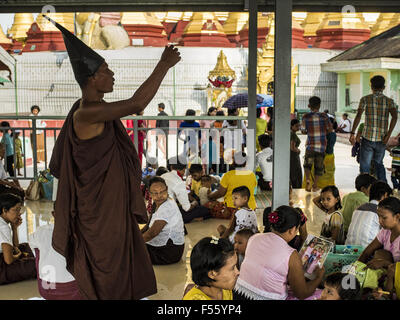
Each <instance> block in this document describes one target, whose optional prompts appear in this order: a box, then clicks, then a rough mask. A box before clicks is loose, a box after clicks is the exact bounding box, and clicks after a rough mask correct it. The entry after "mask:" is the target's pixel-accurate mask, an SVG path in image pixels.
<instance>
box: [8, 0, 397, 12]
mask: <svg viewBox="0 0 400 320" xmlns="http://www.w3.org/2000/svg"><path fill="white" fill-rule="evenodd" d="M247 1H248V0H222V1H221V0H219V1H216V0H150V1H146V0H117V1H113V2H110V1H100V0H86V1H85V3H84V4H82V1H81V0H70V1H66V0H52V1H48V0H27V1H22V0H0V13H17V12H32V13H36V12H41V11H42V8H43V7H44V6H46V5H48V4H51V5H53V6H54V7H55V8H56V11H58V12H85V11H87V12H90V11H96V12H108V11H116V12H123V11H141V12H145V11H243V10H244V6H245V2H247ZM281 1H285V0H281ZM346 5H352V6H353V7H354V9H355V10H356V11H357V12H400V5H399V1H398V0H380V1H377V0H362V1H360V0H351V1H349V0H293V11H308V12H341V11H342V9H343V7H344V6H346ZM257 7H258V11H260V12H272V11H274V1H273V0H257Z"/></svg>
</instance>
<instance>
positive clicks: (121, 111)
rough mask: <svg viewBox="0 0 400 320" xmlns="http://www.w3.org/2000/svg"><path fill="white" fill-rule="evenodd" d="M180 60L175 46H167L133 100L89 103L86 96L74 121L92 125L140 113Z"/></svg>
mask: <svg viewBox="0 0 400 320" xmlns="http://www.w3.org/2000/svg"><path fill="white" fill-rule="evenodd" d="M180 60H181V57H180V53H179V52H178V49H177V48H174V47H173V46H166V47H165V50H164V52H163V54H162V56H161V59H160V61H159V62H158V64H157V66H156V67H155V69H154V70H153V72H152V74H151V75H150V76H149V77H148V78H147V80H146V81H145V82H143V84H142V85H141V86H140V87H139V88H138V89H137V90H136V92H135V93H134V95H133V96H132V97H131V98H129V99H126V100H120V101H116V102H110V103H108V102H104V101H101V102H93V101H87V99H85V95H84V96H83V98H82V106H81V107H80V108H79V109H78V110H77V111H76V112H75V115H74V120H75V121H77V122H80V123H86V124H89V125H90V124H96V123H102V122H105V121H110V120H116V119H120V118H122V117H126V116H129V115H131V114H135V113H139V112H140V111H142V110H144V109H145V108H146V106H147V105H148V104H149V103H150V101H151V100H152V99H153V97H154V96H155V94H156V93H157V91H158V89H159V87H160V85H161V82H162V80H163V79H164V77H165V75H166V74H167V72H168V70H169V69H170V68H171V67H173V66H174V65H175V64H177V63H178V62H179V61H180ZM111 73H112V72H111ZM112 74H113V73H112ZM111 77H112V76H111ZM89 100H90V99H89Z"/></svg>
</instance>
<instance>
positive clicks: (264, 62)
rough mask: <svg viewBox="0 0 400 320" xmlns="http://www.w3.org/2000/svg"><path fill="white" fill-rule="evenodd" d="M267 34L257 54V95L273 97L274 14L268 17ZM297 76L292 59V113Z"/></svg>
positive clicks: (296, 69)
mask: <svg viewBox="0 0 400 320" xmlns="http://www.w3.org/2000/svg"><path fill="white" fill-rule="evenodd" d="M268 25H269V32H268V35H267V37H266V41H265V42H264V44H263V46H262V52H258V54H257V56H258V57H257V93H261V94H270V95H273V93H274V92H273V86H272V84H273V81H274V55H275V19H274V14H273V13H272V14H270V16H269V21H268ZM298 74H299V67H298V66H295V67H293V58H292V76H291V85H292V94H291V99H290V101H291V103H290V105H291V112H292V113H293V112H294V86H295V80H296V77H297V75H298Z"/></svg>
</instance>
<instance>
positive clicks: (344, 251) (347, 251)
mask: <svg viewBox="0 0 400 320" xmlns="http://www.w3.org/2000/svg"><path fill="white" fill-rule="evenodd" d="M352 251H353V250H351V246H346V248H344V249H343V252H342V253H343V254H351V253H352Z"/></svg>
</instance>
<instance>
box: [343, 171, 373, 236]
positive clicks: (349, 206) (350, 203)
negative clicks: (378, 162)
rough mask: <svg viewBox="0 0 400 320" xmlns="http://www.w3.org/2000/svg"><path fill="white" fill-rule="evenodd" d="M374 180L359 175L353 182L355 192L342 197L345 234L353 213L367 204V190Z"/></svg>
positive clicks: (370, 177) (367, 176) (371, 177)
mask: <svg viewBox="0 0 400 320" xmlns="http://www.w3.org/2000/svg"><path fill="white" fill-rule="evenodd" d="M375 181H376V179H375V178H374V177H373V176H371V175H369V174H368V173H362V174H359V175H358V176H357V178H356V180H355V187H356V189H357V191H355V192H351V193H349V194H346V195H345V196H344V197H343V209H342V212H343V227H344V232H345V233H347V232H348V230H349V227H350V223H351V219H352V217H353V213H354V211H355V210H356V209H357V208H358V207H359V206H361V205H363V204H365V203H368V202H369V190H370V188H371V185H372V184H373V183H374V182H375Z"/></svg>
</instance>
